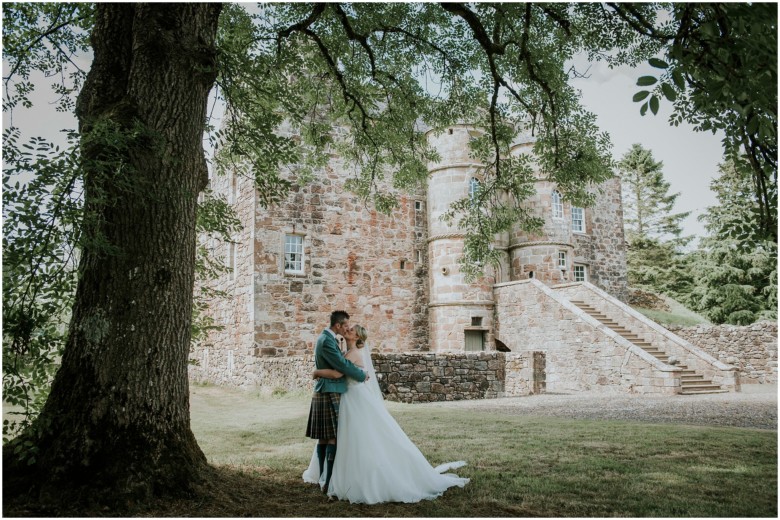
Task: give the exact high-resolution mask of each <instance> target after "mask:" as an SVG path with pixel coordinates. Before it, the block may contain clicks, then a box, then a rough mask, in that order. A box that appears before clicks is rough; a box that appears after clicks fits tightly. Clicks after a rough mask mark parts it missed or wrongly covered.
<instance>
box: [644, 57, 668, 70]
mask: <svg viewBox="0 0 780 520" xmlns="http://www.w3.org/2000/svg"><path fill="white" fill-rule="evenodd" d="M647 63H649V64H650V66H651V67H655V68H656V69H665V68H667V67H669V64H668V63H666V62H665V61H664V60H659V59H658V58H650V59H649V60H647Z"/></svg>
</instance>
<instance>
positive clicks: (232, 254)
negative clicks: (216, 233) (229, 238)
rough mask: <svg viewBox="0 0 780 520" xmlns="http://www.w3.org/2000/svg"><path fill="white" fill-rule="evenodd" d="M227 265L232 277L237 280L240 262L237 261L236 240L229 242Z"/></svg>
mask: <svg viewBox="0 0 780 520" xmlns="http://www.w3.org/2000/svg"><path fill="white" fill-rule="evenodd" d="M225 256H226V258H225V265H226V267H227V268H228V270H229V271H230V278H231V279H233V280H235V279H236V275H237V271H238V265H237V264H238V262H236V260H237V257H238V252H237V248H236V244H235V242H228V243H227V253H226V254H225Z"/></svg>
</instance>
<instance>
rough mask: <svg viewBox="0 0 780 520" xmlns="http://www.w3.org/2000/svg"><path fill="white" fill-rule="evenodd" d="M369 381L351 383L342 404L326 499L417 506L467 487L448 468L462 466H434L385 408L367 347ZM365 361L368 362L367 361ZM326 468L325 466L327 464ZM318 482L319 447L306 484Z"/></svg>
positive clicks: (306, 476)
mask: <svg viewBox="0 0 780 520" xmlns="http://www.w3.org/2000/svg"><path fill="white" fill-rule="evenodd" d="M363 350H364V352H363V360H364V367H365V370H366V371H367V372H368V373H369V375H370V378H369V380H368V382H366V383H361V382H357V381H354V380H352V379H350V380H348V384H347V392H346V393H344V394H343V395H342V396H341V403H340V405H339V429H338V439H337V442H338V448H337V450H336V460H335V462H334V464H333V476H332V477H331V481H330V486H329V489H328V495H333V496H336V497H338V498H339V499H341V500H349V501H350V502H352V503H354V504H376V503H380V502H419V501H420V500H423V499H433V498H436V497H438V496H440V495H441V494H442V493H444V491H446V490H447V489H448V488H450V487H453V486H459V487H463V486H465V485H466V484H467V483H468V481H469V479H467V478H461V477H458V476H457V475H455V474H452V473H444V472H445V471H448V470H450V469H455V468H459V467H462V466H465V465H466V463H465V462H464V461H458V462H450V463H447V464H442V465H440V466H437V467H435V468H434V467H433V466H431V465H430V464H429V463H428V461H427V460H426V459H425V456H424V455H423V454H422V453H421V452H420V450H419V449H418V448H417V446H415V445H414V443H413V442H412V441H411V440H409V437H407V436H406V434H405V433H404V431H403V430H402V429H401V427H400V426H398V423H397V422H396V421H395V419H393V416H392V415H390V412H388V411H387V408H385V403H384V399H383V397H382V393H381V391H380V390H379V384H378V383H377V381H376V373H375V371H374V369H373V365H372V363H371V353H370V351H369V350H368V347H364V348H363ZM366 358H367V359H366ZM326 464H327V462H326ZM324 475H325V471H323V478H322V481H320V476H319V462H318V460H317V450H316V446H315V449H314V454H313V455H312V458H311V463H310V464H309V468H308V469H307V470H306V471H305V472H304V473H303V480H304V481H306V482H309V483H312V484H317V483H319V484H320V485H321V486H322V485H323V484H324Z"/></svg>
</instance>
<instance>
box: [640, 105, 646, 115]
mask: <svg viewBox="0 0 780 520" xmlns="http://www.w3.org/2000/svg"><path fill="white" fill-rule="evenodd" d="M646 113H647V102H645V104H644V105H642V108H640V109H639V115H641V116H643V115H645V114H646Z"/></svg>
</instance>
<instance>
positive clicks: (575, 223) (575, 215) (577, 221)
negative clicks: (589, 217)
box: [571, 207, 585, 233]
mask: <svg viewBox="0 0 780 520" xmlns="http://www.w3.org/2000/svg"><path fill="white" fill-rule="evenodd" d="M571 230H572V231H573V232H575V233H584V232H585V210H584V209H583V208H578V207H572V208H571Z"/></svg>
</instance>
